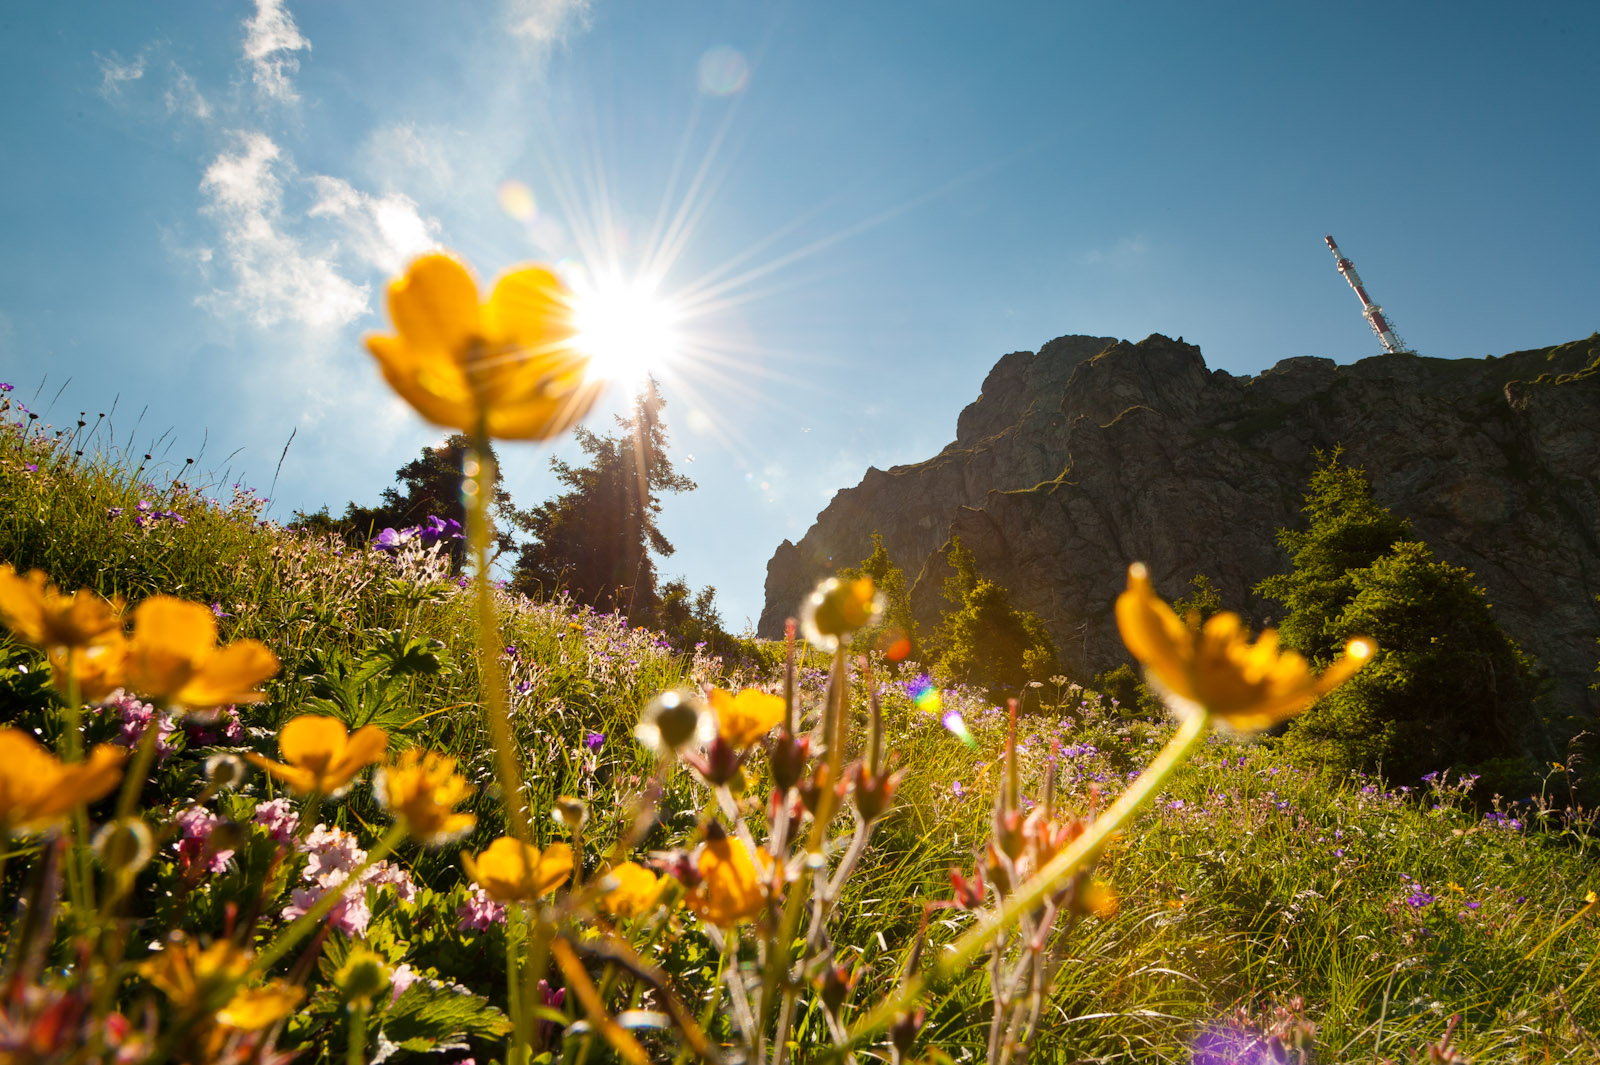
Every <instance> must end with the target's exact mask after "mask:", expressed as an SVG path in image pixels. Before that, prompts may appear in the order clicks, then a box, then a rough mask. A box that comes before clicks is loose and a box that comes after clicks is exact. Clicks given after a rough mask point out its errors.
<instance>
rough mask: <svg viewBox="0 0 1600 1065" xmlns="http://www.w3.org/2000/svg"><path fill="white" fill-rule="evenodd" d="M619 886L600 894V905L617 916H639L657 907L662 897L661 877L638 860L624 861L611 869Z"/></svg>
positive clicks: (611, 873) (612, 875)
mask: <svg viewBox="0 0 1600 1065" xmlns="http://www.w3.org/2000/svg"><path fill="white" fill-rule="evenodd" d="M608 875H610V876H611V877H612V878H613V879H614V880H616V882H617V886H616V887H614V888H612V889H611V890H610V891H608V892H606V893H605V894H604V895H602V896H600V905H602V906H604V907H605V908H606V909H607V910H608V911H609V912H611V913H612V914H614V915H616V916H617V917H639V916H642V915H644V914H647V913H649V912H650V911H651V910H653V909H654V908H655V905H656V900H657V899H658V898H660V897H661V886H662V885H661V877H660V876H658V875H656V874H655V873H653V872H651V871H650V870H649V869H646V868H645V867H644V866H642V865H640V864H638V863H637V862H623V863H622V864H621V865H614V866H612V867H611V869H610V870H609V873H608Z"/></svg>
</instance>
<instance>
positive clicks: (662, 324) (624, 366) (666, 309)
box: [573, 276, 681, 386]
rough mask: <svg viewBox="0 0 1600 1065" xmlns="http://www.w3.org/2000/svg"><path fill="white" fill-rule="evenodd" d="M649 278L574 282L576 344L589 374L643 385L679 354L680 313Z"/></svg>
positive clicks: (613, 278) (606, 278)
mask: <svg viewBox="0 0 1600 1065" xmlns="http://www.w3.org/2000/svg"><path fill="white" fill-rule="evenodd" d="M657 287H658V286H657V284H656V283H654V282H652V281H650V280H647V279H632V280H630V279H626V278H622V277H616V276H612V277H601V278H596V279H593V280H589V279H574V283H573V290H574V291H573V294H574V297H575V299H574V304H573V319H574V324H575V325H576V326H577V331H578V332H577V336H576V338H575V343H576V345H577V346H578V348H579V349H580V350H582V351H585V352H587V353H588V355H589V357H590V359H591V360H592V362H591V363H590V366H591V372H592V373H593V374H594V375H595V376H597V377H602V378H604V379H606V380H608V381H614V382H616V383H618V384H621V385H625V386H626V385H634V384H639V383H642V382H643V381H644V379H645V378H646V377H647V376H648V375H650V374H651V373H657V372H660V371H661V370H662V369H664V368H666V367H667V366H669V365H670V364H671V363H672V362H673V360H674V359H676V358H677V357H678V355H679V352H680V350H681V340H680V337H679V335H678V331H677V326H678V323H679V321H680V319H681V314H680V313H679V311H678V310H677V308H676V307H675V306H674V304H673V302H672V300H671V299H669V298H666V297H664V296H662V295H661V294H660V293H659V292H658V291H657Z"/></svg>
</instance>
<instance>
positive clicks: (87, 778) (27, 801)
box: [0, 728, 128, 837]
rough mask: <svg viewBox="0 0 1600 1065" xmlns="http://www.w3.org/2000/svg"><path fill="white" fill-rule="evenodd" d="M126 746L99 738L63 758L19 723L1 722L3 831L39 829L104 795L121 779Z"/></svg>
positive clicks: (0, 817) (1, 833) (0, 826)
mask: <svg viewBox="0 0 1600 1065" xmlns="http://www.w3.org/2000/svg"><path fill="white" fill-rule="evenodd" d="M127 758H128V752H127V751H125V750H122V749H120V748H117V747H110V746H107V745H105V744H101V745H99V746H98V747H95V748H94V749H93V750H91V751H90V752H89V756H88V758H87V759H86V760H85V761H83V762H74V763H64V762H62V761H61V760H60V759H58V758H56V756H55V755H53V754H51V753H50V752H49V751H47V750H45V749H44V748H43V747H42V746H40V745H39V743H38V742H37V741H35V740H34V738H33V737H32V736H29V735H28V734H27V733H26V732H23V731H22V730H21V729H15V728H0V837H3V836H4V835H7V834H9V833H12V832H35V831H39V830H42V829H46V828H49V827H51V826H52V825H54V824H56V823H57V822H59V821H61V820H62V819H64V818H65V817H66V815H67V814H68V813H70V812H71V811H72V810H73V808H74V807H76V806H78V805H80V804H83V803H91V802H94V801H95V800H96V799H100V798H103V797H104V796H105V795H107V794H109V793H110V792H111V790H112V789H113V788H115V787H116V786H117V782H118V781H119V780H121V779H122V767H123V763H124V762H126V761H127Z"/></svg>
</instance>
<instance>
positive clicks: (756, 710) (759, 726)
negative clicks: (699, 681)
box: [711, 688, 784, 747]
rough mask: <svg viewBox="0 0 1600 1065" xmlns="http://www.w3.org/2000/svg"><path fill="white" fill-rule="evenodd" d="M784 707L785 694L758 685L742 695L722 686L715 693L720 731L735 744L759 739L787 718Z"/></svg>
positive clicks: (724, 737) (712, 701)
mask: <svg viewBox="0 0 1600 1065" xmlns="http://www.w3.org/2000/svg"><path fill="white" fill-rule="evenodd" d="M783 707H784V703H783V696H781V695H770V694H768V693H767V692H764V691H760V690H758V689H756V688H746V689H744V690H743V691H741V692H740V693H739V694H738V695H734V694H733V693H732V692H726V691H721V690H718V691H713V692H712V693H711V709H713V710H715V711H716V714H717V732H718V734H719V735H721V736H722V738H723V739H724V740H726V741H727V742H728V743H729V744H730V745H731V746H733V747H748V746H750V745H751V744H752V743H756V742H759V741H760V740H761V739H762V738H763V737H765V736H766V734H767V733H768V732H771V731H772V729H773V726H775V725H777V723H778V722H780V721H782V720H783Z"/></svg>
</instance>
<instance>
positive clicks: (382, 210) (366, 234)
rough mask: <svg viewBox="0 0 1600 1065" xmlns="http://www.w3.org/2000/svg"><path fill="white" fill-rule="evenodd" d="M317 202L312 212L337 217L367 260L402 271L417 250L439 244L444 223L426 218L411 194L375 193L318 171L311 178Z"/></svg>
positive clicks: (389, 271) (391, 270)
mask: <svg viewBox="0 0 1600 1065" xmlns="http://www.w3.org/2000/svg"><path fill="white" fill-rule="evenodd" d="M311 182H312V185H313V187H314V188H315V189H316V191H317V202H316V203H315V204H314V205H313V206H312V208H311V210H310V212H309V216H310V217H312V218H328V219H335V220H337V221H338V222H339V223H340V224H341V225H342V227H343V229H344V233H345V236H346V239H347V240H348V241H349V242H350V245H351V249H352V250H353V251H354V252H355V253H356V254H357V255H359V256H360V257H361V258H362V259H363V260H364V261H365V262H366V263H368V264H369V265H371V266H374V267H376V268H377V269H379V270H381V271H383V272H384V273H387V274H397V273H399V272H400V271H401V270H403V269H404V268H405V265H406V263H408V262H410V261H411V259H413V258H415V257H416V256H417V255H420V254H421V253H423V252H425V251H428V250H430V249H432V248H435V247H437V246H438V241H437V240H436V239H435V234H436V233H437V231H438V228H439V226H438V223H437V222H434V221H432V220H431V219H430V220H427V221H424V220H423V218H422V215H421V214H420V213H419V212H418V210H417V205H416V202H415V201H414V200H412V199H411V197H409V196H403V195H401V194H400V193H390V194H389V195H387V196H372V195H369V194H367V193H365V192H362V191H360V190H359V189H357V188H355V187H354V186H352V185H351V184H350V183H349V182H348V181H344V180H342V179H340V178H336V177H329V176H327V175H326V174H317V175H315V176H313V177H312V179H311Z"/></svg>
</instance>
